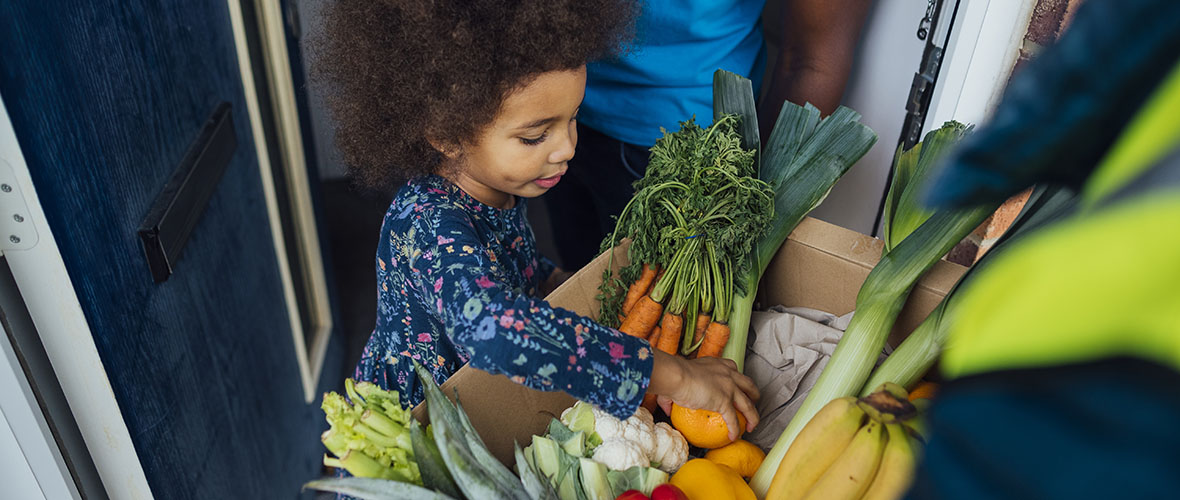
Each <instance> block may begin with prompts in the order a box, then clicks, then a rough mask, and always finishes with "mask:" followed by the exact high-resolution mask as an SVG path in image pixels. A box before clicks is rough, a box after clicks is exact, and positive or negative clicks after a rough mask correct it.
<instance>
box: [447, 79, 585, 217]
mask: <svg viewBox="0 0 1180 500" xmlns="http://www.w3.org/2000/svg"><path fill="white" fill-rule="evenodd" d="M585 93H586V67H585V66H582V67H581V68H578V69H576V70H569V71H551V72H548V73H542V74H541V75H540V76H537V77H536V78H535V79H534V80H533V81H532V82H530V83H529V84H528V85H525V86H524V87H522V88H520V89H519V90H517V91H516V92H513V93H512V94H510V95H509V96H508V97H507V98H505V99H504V103H503V104H502V105H501V106H500V111H499V113H498V114H497V115H496V118H495V120H493V121H492V124H491V125H489V126H488V127H487V128H486V129H485V130H484V131H483V133H482V134H480V135H479V137H477V138H476V140H475V142H474V144H464V145H463V148H462V152H461V153H459V154H456V155H454V156H453V157H451V156H449V155H448V158H449V159H448V161H452V162H456V163H455V164H454V165H453V166H455V167H458V168H453V169H444V172H447V171H449V172H453V173H451V174H449V175H447V177H449V178H450V180H451V182H454V183H455V184H456V185H458V186H459V187H460V188H461V189H463V191H466V192H467V194H469V195H471V196H473V197H475V199H477V200H479V201H481V202H483V203H486V204H488V205H491V206H493V207H500V208H509V207H511V206H512V205H513V204H514V203H515V198H513V195H516V196H524V197H526V198H533V197H536V196H540V195H542V194H544V193H545V192H546V191H548V190H549V189H550V188H552V187H553V186H556V185H557V183H558V182H559V181H561V176H562V175H564V174H565V171H566V169H567V168H568V164H567V162H568V161H569V160H570V158H573V157H574V145H575V144H577V142H578V132H577V127H576V123H575V121H574V120H575V119H576V118H577V114H578V107H579V106H580V105H581V104H582V97H583V96H584V95H585Z"/></svg>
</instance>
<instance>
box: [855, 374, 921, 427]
mask: <svg viewBox="0 0 1180 500" xmlns="http://www.w3.org/2000/svg"><path fill="white" fill-rule="evenodd" d="M860 402H861V403H862V404H865V405H868V406H871V407H872V408H873V409H875V410H876V412H873V411H871V410H868V409H866V410H865V412H867V413H868V414H869V415H870V416H872V417H874V418H876V419H877V420H881V421H882V422H890V421H892V420H894V419H896V420H908V419H911V418H913V417H914V416H915V415H917V414H918V410H917V408H915V407H914V405H913V403H910V402H909V400H907V399H906V397H905V389H902V388H901V386H900V385H897V384H893V383H890V382H886V383H885V384H883V385H882V386H881V389H880V390H878V391H875V392H873V393H872V394H869V395H868V396H865V397H863V398H860Z"/></svg>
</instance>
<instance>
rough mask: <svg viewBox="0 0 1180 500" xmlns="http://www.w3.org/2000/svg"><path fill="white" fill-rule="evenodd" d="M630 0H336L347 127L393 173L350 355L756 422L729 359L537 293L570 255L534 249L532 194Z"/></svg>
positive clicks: (366, 165) (545, 180)
mask: <svg viewBox="0 0 1180 500" xmlns="http://www.w3.org/2000/svg"><path fill="white" fill-rule="evenodd" d="M633 11H634V6H633V5H631V4H630V3H627V2H623V1H619V0H520V1H504V0H436V1H432V2H419V1H395V0H384V1H382V0H339V1H336V2H332V3H330V4H328V5H326V6H325V12H324V15H325V28H324V31H323V33H322V34H321V38H320V39H319V41H318V42H317V45H316V46H315V47H314V48H315V49H316V50H315V53H316V57H317V61H318V66H319V68H318V70H317V71H318V72H319V74H320V76H321V78H322V79H323V80H325V81H326V83H327V84H328V85H330V88H329V92H328V102H329V105H330V107H331V110H332V112H333V114H334V117H335V119H336V121H337V122H338V127H337V131H336V135H337V143H338V145H339V147H340V149H341V151H342V153H343V155H344V158H345V161H346V163H347V164H348V165H349V168H350V173H351V175H353V176H354V177H355V178H356V179H358V180H359V181H361V182H363V183H365V184H367V185H369V186H372V187H376V188H379V189H390V188H391V186H392V184H393V182H395V180H396V179H408V181H406V182H405V183H404V184H403V185H402V186H401V187H400V189H398V190H397V194H396V196H395V197H394V200H393V202H392V204H391V205H390V208H389V210H388V212H387V213H386V215H385V220H384V223H383V226H382V229H381V236H380V241H379V244H378V250H377V259H376V267H377V285H378V290H377V292H378V314H377V324H376V327H375V328H374V330H373V333H372V336H371V337H370V339H369V342H368V344H367V345H366V346H365V349H364V353H363V354H362V359H361V362H360V363H359V365H358V366H357V370H356V377H357V379H359V380H368V381H372V382H375V383H377V384H378V385H380V386H382V387H385V388H387V389H395V390H397V391H398V392H399V393H400V394H401V395H402V397H403V400H402V402H403V404H405V405H407V406H411V405H415V404H417V403H418V402H420V401H421V400H422V399H423V392H422V387H421V384H420V383H419V382H418V381H417V379H416V377H415V375H414V370H413V368H412V366H413V361H414V360H416V361H418V362H420V363H421V364H422V365H423V366H425V367H426V368H427V369H428V370H430V372H431V373H432V374H433V376H434V378H435V382H437V383H440V384H441V383H442V382H443V381H444V380H446V379H447V378H448V377H449V376H450V375H451V374H453V373H454V372H455V371H456V370H458V369H459V368H460V367H461V366H462V365H463V364H470V365H471V366H473V367H475V368H479V369H482V370H485V371H488V372H491V373H501V374H505V375H507V376H508V377H509V378H511V379H512V380H513V381H515V382H517V383H520V384H523V385H526V386H529V387H532V388H535V389H540V390H548V391H552V390H560V391H564V392H566V393H568V394H570V395H571V396H574V397H576V398H579V399H582V400H585V401H588V402H590V403H593V404H595V405H597V406H598V407H600V408H601V409H603V410H604V411H607V412H609V413H611V414H613V415H615V416H617V417H620V418H625V417H627V416H630V415H631V414H632V413H634V411H635V409H636V408H637V407H638V406H639V404H640V402H641V401H642V399H643V396H644V394H645V392H652V393H654V394H656V395H657V396H660V398H659V399H660V402H661V404H662V405H663V406H664V407H665V409H667V407H668V406H669V405H670V404H671V402H675V403H677V404H680V405H682V406H686V407H689V408H704V409H708V410H712V411H717V412H719V413H721V414H722V415H723V416H724V418H725V420H726V422H728V423H729V426H730V429H731V431H730V432H731V434H733V435H735V436H736V428H737V426H736V422H737V418H736V411H740V412H742V413H743V414H744V415H745V416H746V419H747V421H748V425H747V427H748V429H749V430H752V429H753V428H754V426H755V425H757V423H758V416H757V414H756V413H755V410H754V405H753V401H754V400H756V399H757V398H758V392H757V389H756V388H755V387H754V384H753V383H752V382H751V381H750V379H749V378H747V377H745V376H744V375H742V374H741V373H740V372H738V371H737V370H736V367H735V365H734V364H733V363H732V362H731V361H728V360H723V359H716V358H711V359H698V360H687V359H683V358H679V357H676V356H671V355H666V354H664V353H662V352H659V351H655V350H653V349H651V346H650V345H649V344H648V342H647V341H646V340H643V339H639V338H635V337H630V336H627V335H624V334H622V333H620V332H619V331H617V330H615V329H612V328H608V327H605V326H602V325H599V324H597V323H595V322H594V321H593V320H591V319H589V318H586V317H583V316H580V315H577V314H575V313H573V312H570V311H567V310H564V309H560V308H555V307H552V306H550V305H549V304H548V303H547V302H545V301H544V300H543V299H541V298H540V297H541V296H542V295H543V294H545V293H547V292H548V291H550V290H552V289H553V288H554V287H555V286H556V285H557V284H558V282H559V281H560V280H561V277H562V276H564V275H565V274H566V273H563V272H562V271H560V270H559V269H556V268H555V266H554V265H553V264H551V263H550V261H548V260H547V259H545V258H543V257H541V256H540V255H538V253H537V249H536V244H535V240H534V237H533V232H532V230H531V228H529V226H528V223H527V221H526V218H525V202H526V199H527V198H533V197H536V196H540V195H541V194H544V193H545V192H546V191H548V190H549V189H550V188H552V187H553V186H555V185H557V184H558V183H559V182H560V181H561V179H562V176H563V175H565V174H566V171H567V169H568V166H569V164H568V162H569V160H570V158H572V157H573V154H574V145H575V143H576V142H577V128H576V117H577V113H578V109H579V106H580V105H581V102H582V98H583V95H584V93H585V86H586V66H585V65H586V62H587V61H589V60H592V59H595V58H598V57H603V56H606V55H609V54H612V53H615V52H617V51H618V50H620V48H621V47H622V46H623V43H624V41H625V37H626V35H627V33H628V31H629V29H630V23H631V19H632V16H633Z"/></svg>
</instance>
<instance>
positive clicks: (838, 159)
mask: <svg viewBox="0 0 1180 500" xmlns="http://www.w3.org/2000/svg"><path fill="white" fill-rule="evenodd" d="M713 113H714V116H717V115H722V114H736V115H738V116H741V117H742V123H755V124H756V123H758V116H757V112H756V111H755V106H754V94H753V91H752V86H751V84H750V81H749V80H748V79H746V78H743V77H741V76H739V75H736V74H733V73H729V72H726V71H717V72H716V73H714V74H713ZM859 120H860V115H859V114H857V113H856V112H855V111H852V110H851V109H848V108H845V107H841V108H839V109H837V110H836V112H834V113H832V114H831V115H830V116H828V117H826V118H823V119H821V118H820V112H819V109H817V108H816V107H815V106H812V105H810V104H808V105H806V106H799V105H796V104H793V103H790V102H784V103H783V107H782V110H781V111H780V112H779V116H778V119H777V120H776V121H775V126H774V130H773V131H772V132H771V134H770V138H769V139H768V140H767V141H766V145H765V147H764V148H763V149H762V151H761V167H760V169H759V172H758V178H759V179H761V180H762V181H764V182H766V183H767V185H769V186H770V187H771V188H772V189H773V190H774V219H773V220H772V221H771V223H770V226H769V227H768V228H767V230H766V232H765V233H764V235H763V236H762V237H761V238H758V239H756V240H754V241H756V244H755V246H754V248H753V251H752V252H751V253H749V254H747V255H748V257H746V258H745V259H746V260H745V261H744V262H743V263H742V264H741V265H739V266H738V267H736V268H735V272H734V274H735V276H736V277H735V279H734V281H735V284H736V286H735V287H733V294H732V297H733V298H732V303H731V304H732V305H731V307H729V309H730V311H731V312H730V314H729V327H730V331H731V336H730V339H729V343H728V344H727V345H726V346H725V350H724V352H723V356H724V357H725V358H728V359H732V360H733V361H734V362H736V363H737V365H738V368H739V369H741V368H743V366H744V365H745V357H746V339H747V337H748V335H749V328H750V314H751V313H752V312H753V309H754V296H755V294H756V293H757V291H758V281H759V280H760V279H761V278H762V273H764V272H765V271H766V267H767V266H768V265H770V259H771V258H772V257H774V254H776V253H778V249H779V247H781V246H782V244H783V242H784V241H786V239H787V235H789V234H790V233H791V231H794V230H795V226H798V225H799V222H801V221H802V220H803V218H804V217H806V216H807V214H808V213H809V212H811V210H812V209H814V208H815V207H817V206H819V204H820V202H822V201H823V199H824V198H825V197H827V195H828V192H829V191H831V189H832V186H833V185H834V184H835V183H836V181H837V180H838V179H839V178H840V177H841V176H842V175H844V172H846V171H848V168H849V167H851V166H852V164H853V163H856V161H857V160H859V159H860V158H861V157H862V156H864V154H865V153H867V152H868V151H869V148H871V147H872V146H873V144H874V143H876V142H877V135H876V134H875V133H873V131H872V130H871V129H869V128H868V127H866V126H865V125H863V124H861V123H860V122H859ZM743 134H745V135H744V137H743V139H744V140H745V141H746V143H752V144H754V145H757V144H758V142H759V137H758V129H757V127H752V128H746V129H743Z"/></svg>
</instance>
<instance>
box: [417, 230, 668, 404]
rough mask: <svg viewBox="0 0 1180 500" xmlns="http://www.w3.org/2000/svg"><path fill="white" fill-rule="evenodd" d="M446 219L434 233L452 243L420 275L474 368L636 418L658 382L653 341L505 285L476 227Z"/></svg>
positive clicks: (421, 261) (426, 296) (422, 262)
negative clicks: (653, 383) (646, 395)
mask: <svg viewBox="0 0 1180 500" xmlns="http://www.w3.org/2000/svg"><path fill="white" fill-rule="evenodd" d="M440 219H442V220H443V221H444V222H442V223H441V224H440V226H439V227H438V228H436V229H435V231H436V232H437V235H438V238H439V240H440V241H446V242H447V243H446V245H445V246H442V245H439V246H433V247H430V248H428V249H426V250H425V251H424V252H423V253H422V254H421V255H420V256H419V257H418V259H416V260H417V262H415V265H414V266H413V267H414V268H415V271H416V272H414V276H415V277H416V278H417V279H418V280H419V283H418V284H417V288H418V289H419V291H420V292H421V293H422V298H423V300H424V302H425V303H426V304H428V305H429V306H430V307H431V308H432V309H433V313H434V314H436V315H437V317H438V319H439V321H440V323H441V324H442V325H443V327H444V329H445V332H446V335H447V336H448V337H449V338H450V340H451V342H452V343H453V344H454V345H455V346H456V348H457V349H459V350H465V351H466V354H467V355H468V356H469V357H470V359H469V363H470V364H471V365H472V366H474V367H476V368H479V369H481V370H484V371H487V372H490V373H500V374H504V375H506V376H508V377H509V378H510V379H512V380H513V381H515V382H517V383H519V384H523V385H526V386H528V387H531V388H534V389H539V390H546V391H553V390H560V391H564V392H566V393H568V394H570V395H572V396H574V397H576V398H579V399H582V400H584V401H587V402H590V403H593V404H594V405H596V406H598V407H599V408H601V409H602V410H603V411H606V412H608V413H610V414H612V415H615V416H616V417H619V418H626V417H629V416H631V415H632V414H633V413H634V412H635V410H636V408H637V407H638V406H639V403H640V402H641V401H642V399H643V394H644V392H645V391H646V389H647V385H648V383H649V379H650V376H651V370H652V353H651V350H650V345H649V344H648V343H647V341H645V340H643V339H639V338H635V337H631V336H629V335H626V334H623V333H621V332H619V331H618V330H615V329H612V328H608V327H605V326H602V325H599V324H598V323H596V322H594V321H593V320H591V319H589V318H586V317H584V316H580V315H578V314H575V313H573V312H571V311H568V310H565V309H561V308H556V307H552V306H550V305H549V304H548V303H547V302H545V301H544V300H542V299H538V298H534V297H529V296H528V295H526V294H525V293H523V291H521V290H519V289H517V288H514V287H512V286H509V285H507V284H505V283H503V282H501V281H500V280H498V279H497V276H498V275H500V274H501V273H502V272H503V270H502V269H500V268H499V266H500V264H499V263H498V262H497V260H496V256H495V255H494V254H491V253H489V252H488V251H487V250H486V247H485V245H484V244H483V243H482V242H481V241H480V240H479V237H478V233H477V231H476V230H475V228H474V226H473V225H472V224H471V222H470V220H469V219H464V218H449V217H441V218H440ZM549 272H552V267H550V269H549ZM542 275H543V276H547V275H545V274H542Z"/></svg>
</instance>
